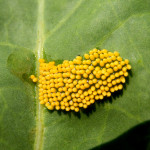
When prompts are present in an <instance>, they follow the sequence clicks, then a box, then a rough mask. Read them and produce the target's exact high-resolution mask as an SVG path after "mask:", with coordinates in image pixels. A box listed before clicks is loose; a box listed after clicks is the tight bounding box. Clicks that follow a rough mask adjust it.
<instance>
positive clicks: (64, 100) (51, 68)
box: [30, 49, 131, 112]
mask: <svg viewBox="0 0 150 150" xmlns="http://www.w3.org/2000/svg"><path fill="white" fill-rule="evenodd" d="M39 62H40V68H39V69H40V76H39V80H38V81H39V84H38V86H39V100H40V104H44V105H45V106H46V107H47V108H48V109H50V110H53V109H56V110H60V109H62V110H66V111H70V110H74V111H75V112H78V111H79V108H87V107H88V106H89V105H91V104H93V103H94V102H95V100H102V99H103V98H104V97H105V96H106V97H110V96H111V93H113V92H115V91H118V90H121V89H123V83H125V77H127V76H128V72H127V70H130V69H131V66H130V65H129V60H127V59H125V60H123V59H122V58H121V57H120V56H119V53H118V52H116V51H115V52H114V53H112V52H108V51H107V50H106V49H103V50H98V49H93V50H91V51H90V52H89V54H85V55H84V59H83V58H82V57H81V56H77V57H76V58H75V59H74V60H73V61H68V60H64V61H63V63H62V64H59V65H55V62H49V63H45V60H44V59H40V60H39ZM30 78H31V79H32V80H33V82H36V81H37V78H35V76H34V75H31V77H30Z"/></svg>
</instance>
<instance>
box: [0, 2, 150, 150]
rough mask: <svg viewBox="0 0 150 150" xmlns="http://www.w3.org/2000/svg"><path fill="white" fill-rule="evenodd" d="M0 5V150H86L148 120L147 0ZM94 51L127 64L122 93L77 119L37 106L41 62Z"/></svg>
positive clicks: (149, 29) (149, 16) (149, 27)
mask: <svg viewBox="0 0 150 150" xmlns="http://www.w3.org/2000/svg"><path fill="white" fill-rule="evenodd" d="M0 6H1V9H0V35H1V37H0V56H1V59H0V64H1V65H0V149H4V150H5V149H9V150H17V149H18V150H20V149H22V150H27V149H28V150H32V149H34V150H49V149H51V150H68V149H69V150H81V149H82V150H88V149H92V148H94V147H96V146H98V145H103V144H104V143H107V142H109V141H111V140H113V139H115V138H117V137H118V136H120V135H121V134H123V133H124V132H126V131H127V130H129V129H130V128H132V127H134V126H136V125H138V124H139V123H142V122H144V121H147V120H149V119H150V110H149V103H150V102H149V97H150V90H149V85H150V80H149V75H150V70H149V68H150V64H149V59H150V42H149V41H150V36H149V35H150V8H149V6H150V1H149V0H144V1H143V0H138V1H137V0H91V1H87V0H61V1H60V0H55V1H54V0H47V1H46V0H39V1H36V0H32V1H30V0H26V1H23V0H11V1H5V0H1V1H0ZM94 47H100V48H106V49H108V50H109V51H112V52H113V51H115V50H117V51H119V52H120V54H121V56H122V57H123V58H128V59H129V60H130V63H131V65H132V74H131V75H130V77H129V81H128V84H127V85H126V88H125V89H124V90H123V93H122V94H119V95H118V96H114V97H112V100H111V101H108V100H107V101H106V102H101V103H96V104H95V106H93V108H94V109H92V108H90V109H87V110H86V111H83V112H81V113H80V114H76V115H75V114H74V113H63V112H57V111H54V112H50V111H48V110H47V109H46V108H45V107H44V106H41V105H39V100H38V89H37V87H35V85H34V84H33V83H32V82H31V81H30V80H29V75H30V74H32V73H36V74H38V67H39V63H38V59H39V58H42V57H44V58H46V59H47V61H52V60H54V61H57V62H61V61H62V60H65V59H67V60H72V59H73V58H74V57H75V56H76V55H83V54H84V53H86V52H88V51H89V50H90V49H92V48H94ZM35 71H36V72H35Z"/></svg>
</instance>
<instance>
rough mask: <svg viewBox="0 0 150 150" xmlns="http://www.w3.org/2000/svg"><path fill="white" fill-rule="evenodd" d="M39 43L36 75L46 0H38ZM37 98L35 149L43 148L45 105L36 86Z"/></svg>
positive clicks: (40, 149) (41, 48) (41, 42)
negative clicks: (41, 102) (40, 100)
mask: <svg viewBox="0 0 150 150" xmlns="http://www.w3.org/2000/svg"><path fill="white" fill-rule="evenodd" d="M37 25H38V27H37V45H36V51H35V53H36V73H37V74H36V75H37V76H39V58H43V45H44V0H38V19H37ZM35 93H36V95H35V99H36V133H35V142H34V150H42V148H43V129H44V127H43V107H42V106H41V105H40V103H39V99H38V96H39V90H38V87H35Z"/></svg>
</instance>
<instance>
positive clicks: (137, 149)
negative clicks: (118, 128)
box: [91, 121, 150, 150]
mask: <svg viewBox="0 0 150 150" xmlns="http://www.w3.org/2000/svg"><path fill="white" fill-rule="evenodd" d="M91 150H150V121H146V122H144V123H141V124H139V125H137V126H135V127H133V128H132V129H130V130H128V131H127V132H125V133H124V134H122V135H121V136H119V137H117V138H116V139H114V140H112V141H110V142H108V143H105V144H102V145H100V146H97V147H95V148H92V149H91Z"/></svg>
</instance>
